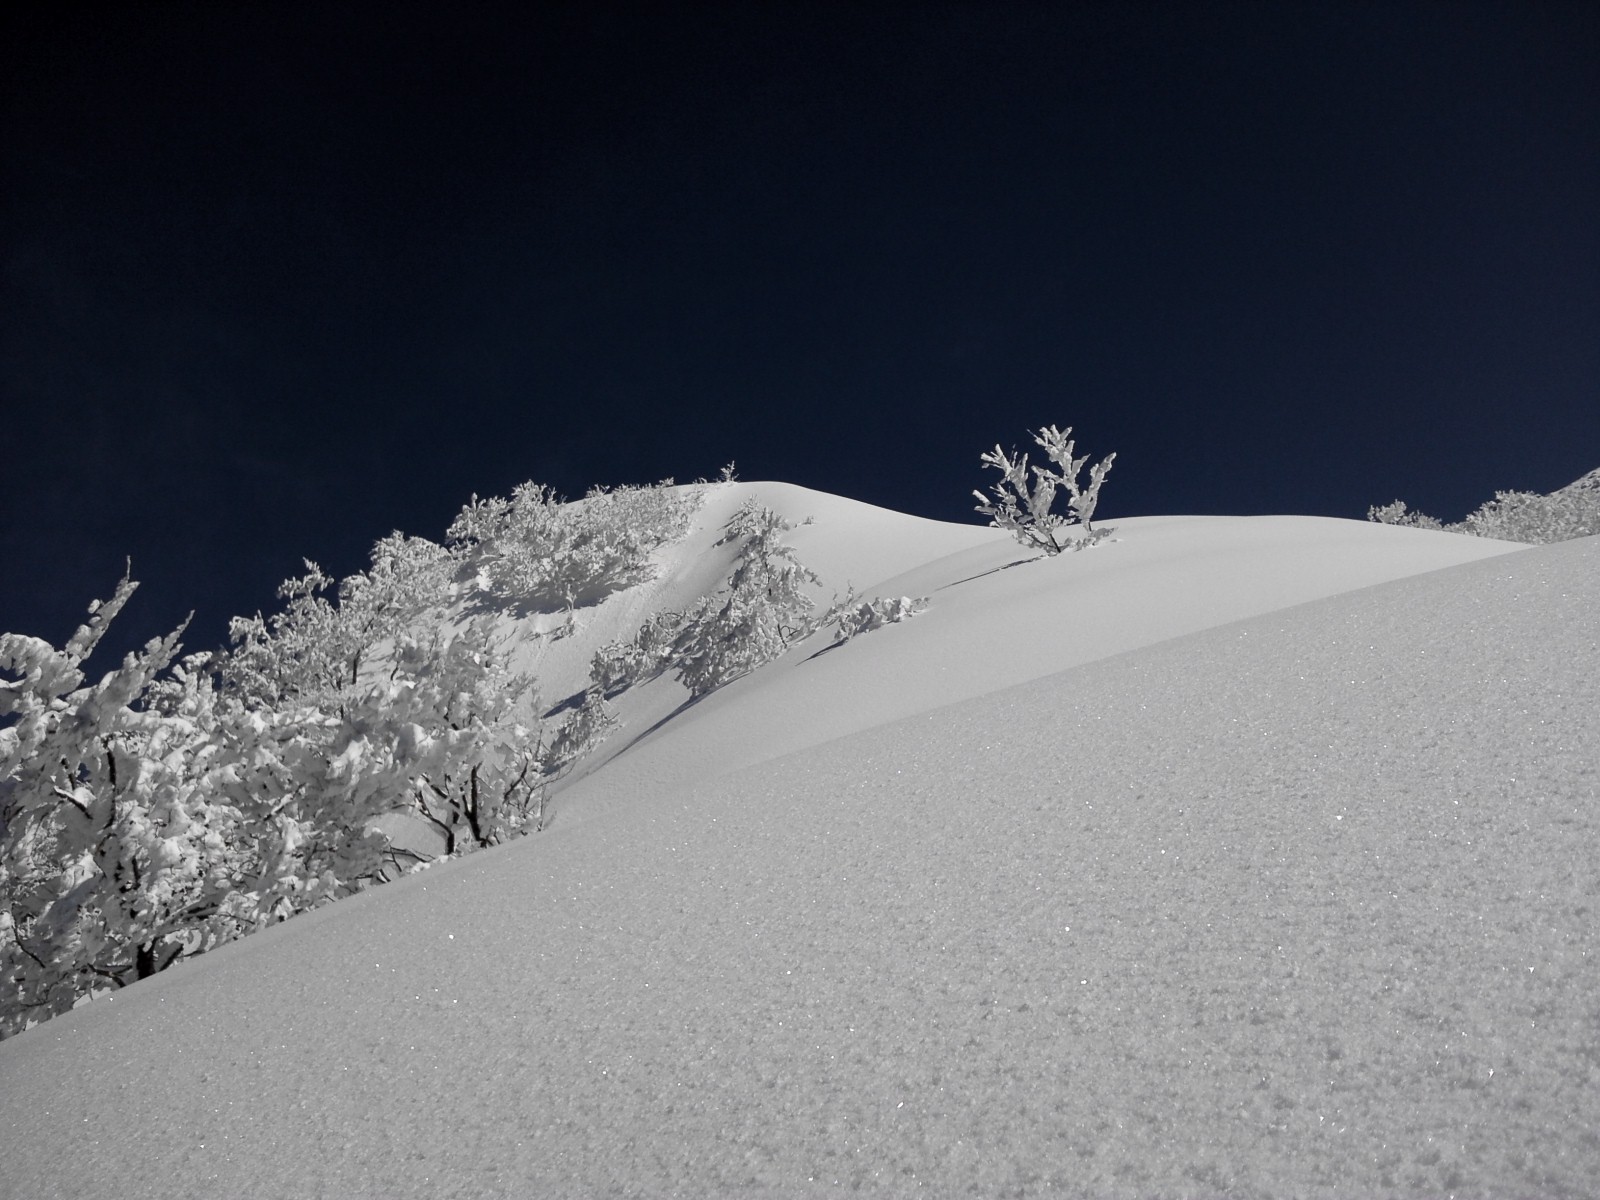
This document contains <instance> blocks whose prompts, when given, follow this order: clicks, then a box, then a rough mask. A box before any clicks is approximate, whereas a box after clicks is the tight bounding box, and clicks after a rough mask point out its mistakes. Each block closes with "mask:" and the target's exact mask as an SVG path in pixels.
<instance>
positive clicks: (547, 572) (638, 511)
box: [449, 479, 703, 608]
mask: <svg viewBox="0 0 1600 1200" xmlns="http://www.w3.org/2000/svg"><path fill="white" fill-rule="evenodd" d="M702 494H703V493H702V491H701V490H700V489H697V488H676V487H674V486H673V485H672V481H671V480H670V479H667V480H663V481H662V482H661V483H659V484H656V485H654V486H646V487H620V488H616V489H614V490H609V491H608V490H606V489H603V488H595V489H593V490H591V491H590V492H589V494H588V495H587V496H585V497H584V498H583V499H582V500H581V501H578V502H576V503H566V502H564V501H562V499H561V498H560V497H559V496H558V495H556V493H555V491H554V490H553V489H551V488H548V487H543V486H541V485H539V484H536V483H524V484H522V485H521V486H520V487H518V488H517V489H516V491H515V492H513V493H512V495H511V499H510V500H505V499H501V498H499V497H495V498H491V499H488V500H479V499H478V498H477V497H476V496H474V497H473V499H472V502H471V503H469V504H468V505H467V506H466V507H465V508H464V509H462V511H461V514H460V515H459V516H458V517H457V518H456V520H455V522H454V524H452V525H451V526H450V532H449V537H450V543H451V545H452V546H453V547H454V548H456V550H457V551H458V552H461V553H464V554H467V555H469V556H470V557H471V558H472V559H473V560H474V561H475V562H476V565H477V567H478V572H479V577H480V578H481V579H482V580H483V582H484V584H485V585H486V587H487V588H488V590H489V592H490V593H491V594H492V595H494V596H496V597H499V598H501V599H504V600H513V601H517V602H522V603H535V604H551V603H556V604H561V605H564V606H566V607H568V608H572V607H575V606H577V605H580V604H591V603H594V602H595V601H597V600H601V599H603V598H604V597H606V596H607V595H609V594H611V593H612V592H615V591H620V590H622V589H623V588H627V587H631V586H633V585H634V584H636V583H642V582H644V581H645V580H647V579H649V578H650V574H651V571H652V569H653V568H652V566H651V562H650V555H651V553H652V552H653V551H654V550H656V549H657V548H658V547H660V546H663V545H666V544H667V543H669V542H672V541H675V540H676V539H678V538H679V537H682V536H683V534H684V533H685V532H687V530H688V528H689V522H690V521H691V520H692V519H693V517H694V513H695V510H696V509H697V508H698V507H699V504H700V500H701V498H702Z"/></svg>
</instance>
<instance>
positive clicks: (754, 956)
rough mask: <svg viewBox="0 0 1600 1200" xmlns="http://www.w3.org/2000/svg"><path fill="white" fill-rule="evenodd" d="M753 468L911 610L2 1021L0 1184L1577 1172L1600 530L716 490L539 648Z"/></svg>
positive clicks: (1138, 1179) (1590, 897) (1367, 1185)
mask: <svg viewBox="0 0 1600 1200" xmlns="http://www.w3.org/2000/svg"><path fill="white" fill-rule="evenodd" d="M741 491H743V492H746V493H748V492H750V491H754V492H755V493H756V494H759V495H761V496H762V497H763V498H770V499H768V502H769V503H774V504H779V503H781V504H785V505H791V506H792V510H791V511H790V512H789V515H791V516H792V517H793V518H795V519H803V518H804V517H805V516H808V515H812V516H815V517H816V522H815V524H813V525H809V526H804V527H802V528H800V529H797V530H796V531H795V533H794V543H795V545H796V546H797V547H798V548H799V551H800V554H801V557H802V558H803V559H805V560H806V561H807V562H808V563H809V564H810V565H812V566H813V567H814V568H815V569H817V570H818V571H819V573H821V574H822V575H823V577H824V579H825V581H826V582H827V583H828V584H829V585H830V586H838V587H840V588H841V589H842V587H843V584H844V582H845V580H846V579H847V578H848V579H850V580H852V581H853V582H855V583H856V585H857V586H858V587H860V588H862V590H863V591H864V593H865V594H868V595H872V594H884V595H888V594H915V595H928V596H930V597H931V598H932V607H931V608H930V610H929V611H928V612H927V613H925V614H923V615H921V616H918V617H915V618H913V619H912V620H910V621H908V622H906V623H904V624H899V625H894V626H891V627H888V628H886V629H882V630H878V631H875V632H872V633H870V634H866V635H864V636H862V637H859V638H857V639H855V640H852V641H851V642H848V643H846V644H844V645H842V646H839V647H837V648H834V649H827V648H826V646H827V642H826V638H821V637H819V638H817V639H814V641H813V643H811V644H807V645H804V646H801V647H799V648H797V649H796V650H795V651H794V652H792V653H791V654H790V655H789V656H788V657H786V658H785V659H783V660H780V661H779V662H778V663H775V664H772V665H770V666H769V667H767V668H764V669H763V670H762V671H759V672H757V673H756V674H754V675H752V676H749V677H747V678H745V679H743V680H740V681H738V682H736V683H734V684H732V685H730V686H728V687H727V688H724V689H722V690H721V691H719V692H716V693H713V694H712V695H711V696H708V697H706V698H704V699H702V700H701V701H700V702H698V703H695V704H692V705H687V706H685V705H684V704H683V700H684V695H683V693H682V689H681V688H679V687H677V685H676V684H674V683H673V682H672V681H671V680H669V679H662V680H657V681H656V682H654V683H651V684H649V685H646V686H645V687H641V688H639V689H636V691H635V692H633V693H629V694H628V695H626V696H624V697H623V698H622V701H621V702H620V703H619V708H622V709H623V710H624V716H625V717H626V718H627V720H628V727H627V728H626V729H625V730H624V731H623V733H622V734H621V735H620V736H619V737H618V738H616V739H615V744H614V745H613V746H611V747H610V752H611V755H612V757H611V760H610V761H609V762H607V763H606V764H605V765H603V766H601V767H600V768H599V769H597V770H595V771H594V772H593V773H592V774H590V775H589V776H588V777H587V778H585V779H583V780H582V781H580V782H577V783H575V784H574V786H572V787H571V788H569V789H568V790H567V791H566V792H565V793H564V794H563V795H562V796H561V797H560V798H559V801H558V804H559V808H558V813H557V818H556V820H555V822H554V824H553V826H552V827H551V828H550V829H548V830H547V831H546V832H545V833H543V834H540V835H538V836H536V837H532V838H528V839H524V840H522V841H519V842H516V843H513V844H511V845H509V846H506V847H503V848H501V849H499V850H495V851H491V852H485V853H481V854H478V855H474V856H472V857H469V858H466V859H462V860H459V861H456V862H452V863H450V864H447V865H444V866H440V867H437V868H434V869H432V870H429V871H425V872H422V873H419V874H417V875H414V876H412V877H410V878H408V879H406V880H403V881H401V882H399V883H396V884H392V885H389V886H387V887H385V888H382V889H379V890H378V891H376V892H372V893H368V894H366V895H363V896H360V897H357V898H355V899H352V900H348V901H344V902H341V903H339V904H337V905H334V906H331V907H329V908H325V909H322V910H319V911H317V912H315V913H312V914H309V915H307V916H303V917H300V918H297V919H296V920H294V921H292V922H289V923H287V924H285V925H283V926H280V927H278V928H275V929H273V930H270V931H268V932H266V933H263V934H259V935H256V936H255V937H252V938H249V939H247V940H245V941H243V942H239V943H235V944H232V945H229V946H226V947H223V948H222V949H220V950H218V951H216V952H214V953H212V954H209V955H206V956H204V957H203V958H201V959H199V960H197V961H196V962H194V963H193V964H191V965H187V966H184V967H182V968H181V969H177V970H174V971H172V972H168V973H166V974H163V975H160V976H157V977H156V978H154V979H151V980H148V981H145V982H143V983H140V984H138V985H135V986H134V987H132V988H129V989H127V990H125V991H123V992H121V993H119V994H118V995H116V996H115V997H113V998H111V999H107V1000H100V1001H96V1002H95V1003H93V1004H90V1005H88V1006H86V1007H84V1008H81V1009H79V1010H77V1011H75V1012H73V1013H71V1014H68V1015H66V1016H63V1017H60V1018H58V1019H56V1020H54V1021H51V1022H49V1023H48V1024H46V1025H43V1026H41V1027H39V1028H37V1029H34V1030H31V1031H29V1032H27V1033H24V1034H22V1035H21V1036H19V1037H17V1038H14V1039H12V1040H10V1041H8V1042H6V1043H3V1044H0V1123H3V1126H4V1128H6V1129H7V1131H8V1134H7V1139H6V1142H7V1144H6V1153H5V1154H4V1156H3V1157H0V1195H5V1196H17V1197H24V1196H30V1197H31V1196H41V1195H53V1194H72V1195H77V1196H85V1197H92V1196H107V1197H111V1196H115V1197H143V1196H150V1197H156V1196H160V1197H174V1196H196V1197H200V1196H218V1195H227V1196H239V1197H248V1196H264V1197H265V1196H286V1195H307V1196H311V1195H329V1196H372V1197H378V1196H385V1197H395V1196H410V1195H415V1196H427V1197H438V1196H489V1195H508V1196H523V1195H573V1196H583V1195H606V1196H613V1195H614V1196H672V1195H682V1196H703V1195H725V1196H740V1197H745V1196H765V1195H770V1196H807V1195H817V1196H827V1195H836V1194H842V1193H846V1192H853V1191H861V1192H866V1193H868V1194H875V1195H916V1194H921V1195H939V1196H947V1195H974V1196H994V1195H1007V1194H1011V1195H1035V1194H1046V1193H1050V1194H1064V1195H1082V1196H1108V1195H1127V1196H1134V1195H1138V1196H1150V1195H1162V1196H1179V1195H1192V1196H1209V1195H1230V1196H1262V1197H1266V1196H1283V1195H1303V1196H1349V1195H1373V1196H1379V1195H1395V1196H1402V1195H1404V1196H1414V1195H1426V1194H1445V1193H1450V1192H1453V1193H1455V1194H1464V1195H1541V1196H1580V1195H1586V1194H1590V1193H1591V1190H1592V1181H1593V1179H1594V1178H1595V1177H1597V1175H1600V1139H1597V1138H1596V1136H1595V1135H1594V1133H1593V1131H1592V1127H1591V1126H1592V1122H1591V1121H1589V1120H1588V1119H1587V1117H1586V1115H1585V1114H1587V1113H1590V1112H1593V1111H1595V1110H1596V1109H1597V1108H1600V1034H1597V1032H1596V1031H1597V1030H1600V1007H1597V1002H1596V1000H1595V997H1596V996H1600V954H1597V952H1596V937H1595V929H1596V917H1595V914H1596V911H1597V908H1600V871H1597V869H1596V865H1595V864H1596V863H1600V854H1597V851H1600V817H1597V801H1600V741H1597V734H1596V730H1595V724H1594V713H1595V712H1596V711H1600V621H1597V619H1596V617H1595V614H1596V613H1597V612H1600V542H1597V541H1596V539H1593V538H1591V539H1584V540H1581V541H1575V542H1568V543H1562V544H1559V545H1553V546H1546V547H1540V548H1536V549H1518V548H1516V547H1513V546H1510V545H1507V544H1497V543H1490V542H1483V541H1479V540H1475V539H1470V538H1463V537H1458V536H1454V535H1449V534H1436V533H1428V532H1424V531H1417V530H1406V529H1395V528H1388V527H1382V526H1376V525H1368V524H1362V523H1355V522H1340V521H1326V520H1319V519H1312V518H1294V517H1276V518H1200V517H1191V518H1147V519H1143V520H1126V521H1122V522H1115V523H1114V524H1115V525H1116V527H1117V531H1118V532H1117V537H1118V538H1119V539H1120V540H1118V541H1115V542H1112V543H1109V544H1106V545H1102V546H1100V547H1097V548H1095V549H1093V550H1090V551H1087V552H1084V553H1082V554H1075V555H1064V556H1062V557H1060V558H1058V559H1052V560H1048V561H1038V562H1026V563H1022V564H1020V565H1013V564H1015V563H1016V561H1017V560H1018V559H1019V558H1021V557H1023V555H1022V554H1021V553H1019V548H1018V547H1017V546H1016V545H1015V544H1014V543H1011V542H1009V541H1007V540H1004V539H1003V538H1001V537H999V536H997V535H996V534H994V533H993V531H986V530H981V529H974V528H971V527H963V526H941V525H937V524H934V523H931V522H919V521H916V520H915V519H913V518H907V517H901V516H899V515H897V514H886V513H883V512H882V510H876V509H870V508H867V507H866V506H861V505H854V504H852V503H851V502H849V501H842V500H837V499H835V498H832V497H820V496H817V495H815V494H814V493H805V492H802V491H801V490H800V489H791V488H783V487H777V486H773V485H740V486H739V487H735V488H727V489H722V490H721V491H720V492H718V493H717V494H715V495H714V496H713V497H712V499H711V501H710V502H708V504H707V506H706V508H705V510H703V513H702V519H701V522H700V528H699V530H698V531H697V532H696V533H695V534H693V535H692V536H691V538H690V539H688V540H687V541H686V542H685V543H683V544H681V546H679V547H674V548H672V550H671V551H669V552H668V554H667V556H666V558H665V559H664V561H663V564H662V565H663V571H662V573H661V575H660V576H659V577H658V578H657V580H656V581H654V582H653V583H652V584H650V585H647V586H648V587H649V588H650V589H653V591H652V592H651V593H650V594H649V595H648V596H644V595H640V596H629V595H627V594H623V595H620V596H617V597H612V598H611V599H609V600H608V601H607V602H606V603H605V604H603V605H601V606H599V607H598V608H597V609H595V610H593V611H591V612H589V613H587V614H585V618H586V620H587V621H588V622H589V624H588V626H587V628H586V630H584V631H583V632H581V633H580V634H578V635H575V636H574V637H573V638H572V639H571V640H570V644H569V645H568V646H567V647H566V648H565V649H563V651H562V653H564V654H568V653H570V655H571V658H572V661H573V662H577V661H579V660H580V654H579V652H580V651H581V649H582V646H583V642H584V640H585V639H588V638H592V637H601V636H606V637H609V636H613V635H614V631H615V630H617V629H622V628H623V627H624V626H625V625H626V623H627V621H628V620H629V619H632V614H631V613H623V612H622V607H623V606H624V605H634V606H635V610H634V611H635V612H639V611H643V610H645V609H646V608H648V607H649V606H650V605H654V604H673V603H680V602H681V601H682V598H683V597H685V596H690V595H693V594H696V593H697V590H698V591H700V592H703V590H704V589H707V588H710V587H714V586H715V582H716V578H717V567H716V564H715V563H714V562H710V561H709V560H708V559H707V557H706V556H707V555H709V554H710V553H711V549H710V546H711V543H712V542H714V541H715V536H716V529H717V527H718V524H719V521H720V520H723V519H725V516H726V514H725V513H723V512H722V507H726V508H727V510H728V511H729V512H731V511H732V508H733V507H735V506H736V505H737V503H738V502H739V501H740V499H741V498H742V497H741V495H740V493H741ZM696 539H699V540H698V541H697V540H696ZM1512 550H1516V552H1515V553H1510V552H1509V551H1512ZM608 606H609V607H608ZM554 645H555V646H560V645H561V643H555V644H554ZM674 689H676V692H674ZM662 718H669V719H665V720H663V719H662Z"/></svg>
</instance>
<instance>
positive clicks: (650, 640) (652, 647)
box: [589, 612, 683, 697]
mask: <svg viewBox="0 0 1600 1200" xmlns="http://www.w3.org/2000/svg"><path fill="white" fill-rule="evenodd" d="M682 626H683V614H682V613H676V612H662V613H656V614H654V615H653V616H651V617H649V618H647V619H646V620H645V622H644V624H642V625H641V626H639V631H638V632H637V633H635V634H634V635H633V637H632V638H630V639H629V640H628V641H626V642H612V643H611V644H610V645H607V646H602V647H601V648H600V649H599V650H596V651H595V653H594V657H593V658H592V659H591V660H590V663H589V679H590V682H591V683H592V684H594V686H596V687H598V688H599V689H600V690H601V693H602V695H604V696H608V697H609V696H615V695H616V694H617V693H618V692H625V691H627V690H628V689H629V688H631V687H634V686H635V685H637V684H640V683H643V682H644V681H645V680H647V679H652V678H654V677H655V676H656V675H659V674H660V673H661V672H662V671H664V670H665V669H666V668H667V665H668V664H669V663H670V662H671V661H672V653H673V644H674V642H675V640H676V638H677V636H678V632H679V630H680V629H681V628H682Z"/></svg>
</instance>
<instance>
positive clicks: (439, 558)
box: [219, 531, 455, 706]
mask: <svg viewBox="0 0 1600 1200" xmlns="http://www.w3.org/2000/svg"><path fill="white" fill-rule="evenodd" d="M305 565H306V571H307V573H306V574H305V575H303V576H300V577H299V578H295V579H289V580H286V581H285V582H284V583H283V584H282V585H281V586H280V587H279V588H278V597H279V599H281V600H284V601H286V603H285V605H284V607H283V609H282V610H281V611H279V612H277V613H274V614H273V615H272V616H270V617H264V616H262V615H261V614H260V613H257V614H256V615H255V616H254V617H235V618H234V619H233V621H232V622H230V625H229V633H230V636H231V638H232V641H233V643H234V646H233V649H232V651H231V652H229V653H228V654H227V655H226V656H224V657H223V658H222V659H221V660H219V668H220V670H221V671H222V673H223V675H224V677H225V678H226V679H227V680H228V682H229V683H230V685H231V686H232V687H233V688H234V689H235V690H237V691H239V692H241V693H242V694H243V695H245V696H246V697H248V698H249V699H250V700H251V701H253V702H255V703H258V704H262V705H267V706H278V705H282V704H285V703H289V702H292V701H296V700H302V701H303V700H311V701H315V700H316V699H318V698H319V697H325V696H327V695H329V694H332V693H336V692H337V691H338V690H339V689H341V688H344V687H349V686H353V685H354V684H355V683H356V682H357V681H358V680H359V678H360V675H361V671H362V668H363V667H364V666H367V665H370V663H371V660H372V659H373V658H374V656H375V655H377V654H379V653H380V652H381V651H383V650H384V648H388V649H389V650H391V651H392V649H393V647H394V640H395V638H396V637H397V636H399V634H400V633H401V632H402V631H403V630H405V629H407V628H409V627H411V626H412V625H413V624H415V623H416V620H417V618H418V616H419V615H420V614H422V613H423V612H425V611H427V610H429V609H436V608H441V607H442V606H443V604H444V603H445V602H446V600H447V599H448V593H449V582H450V577H451V575H452V573H453V572H454V570H455V563H454V562H453V561H452V559H451V557H450V555H449V553H448V552H447V551H446V550H445V549H444V547H442V546H438V545H435V544H434V543H433V542H430V541H428V540H427V539H425V538H414V537H407V536H406V535H404V534H402V533H399V532H398V531H397V532H395V533H392V534H390V535H389V536H388V537H386V538H383V539H382V540H380V541H379V542H378V543H377V544H376V545H374V546H373V548H372V555H371V566H370V567H369V568H368V569H367V570H366V571H361V572H357V573H356V574H355V575H351V576H349V577H348V578H346V579H344V580H341V581H340V583H339V585H338V586H337V587H336V588H335V587H334V584H333V580H332V579H331V578H330V577H329V576H327V575H326V574H324V573H323V571H322V569H321V568H320V567H318V566H317V564H316V563H314V562H311V561H310V560H307V561H306V564H305ZM330 589H332V591H333V593H334V595H335V596H336V597H337V603H335V602H334V601H332V600H330V599H328V597H327V595H326V594H325V593H327V592H328V591H329V590H330Z"/></svg>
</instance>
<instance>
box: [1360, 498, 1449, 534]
mask: <svg viewBox="0 0 1600 1200" xmlns="http://www.w3.org/2000/svg"><path fill="white" fill-rule="evenodd" d="M1367 520H1369V521H1377V522H1379V523H1380V524H1383V525H1403V526H1405V527H1407V528H1408V529H1443V528H1444V525H1443V524H1442V523H1441V522H1440V521H1439V519H1438V518H1437V517H1430V516H1429V515H1428V514H1427V513H1420V512H1412V511H1411V510H1410V509H1408V508H1407V507H1406V502H1405V501H1404V500H1396V501H1395V502H1394V503H1393V504H1384V505H1377V504H1374V505H1373V506H1372V507H1371V508H1369V509H1367Z"/></svg>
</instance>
